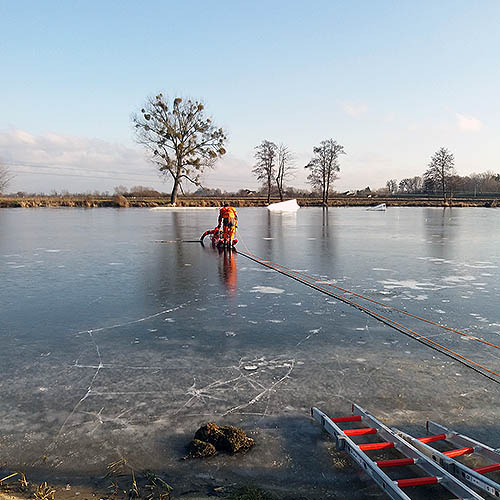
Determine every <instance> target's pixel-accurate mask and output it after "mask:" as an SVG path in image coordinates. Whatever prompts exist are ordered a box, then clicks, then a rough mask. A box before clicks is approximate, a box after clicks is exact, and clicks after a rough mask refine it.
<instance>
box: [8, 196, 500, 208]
mask: <svg viewBox="0 0 500 500" xmlns="http://www.w3.org/2000/svg"><path fill="white" fill-rule="evenodd" d="M278 201H279V200H278V199H272V200H271V202H272V203H275V202H278ZM224 202H228V203H230V204H232V205H233V206H235V207H264V206H266V205H267V200H266V198H263V197H248V198H232V197H227V198H201V197H188V196H185V197H180V198H179V199H178V200H177V203H176V206H177V207H220V206H221V204H222V203H224ZM297 202H298V204H299V205H300V206H302V207H320V206H322V201H321V199H319V198H297ZM379 203H385V204H386V205H387V206H388V207H391V206H397V207H401V206H403V207H404V206H406V207H492V208H495V207H500V197H498V196H481V197H469V198H465V197H463V198H462V197H461V198H453V199H448V200H446V201H443V199H442V198H437V197H423V196H422V197H415V196H412V197H395V196H391V197H382V196H377V197H363V196H338V197H335V196H334V197H332V198H331V199H330V200H329V201H328V206H330V207H359V206H361V207H369V206H375V205H378V204H379ZM169 206H171V204H170V199H169V198H168V197H164V198H162V197H154V198H153V197H124V196H110V197H102V196H36V197H17V196H5V197H0V208H39V207H40V208H41V207H53V208H58V207H76V208H98V207H121V208H128V207H144V208H153V207H169Z"/></svg>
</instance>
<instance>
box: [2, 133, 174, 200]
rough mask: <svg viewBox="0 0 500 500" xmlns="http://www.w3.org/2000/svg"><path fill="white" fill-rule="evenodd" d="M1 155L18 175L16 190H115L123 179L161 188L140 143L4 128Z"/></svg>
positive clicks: (163, 187) (13, 185)
mask: <svg viewBox="0 0 500 500" xmlns="http://www.w3.org/2000/svg"><path fill="white" fill-rule="evenodd" d="M0 158H1V160H2V161H3V162H4V163H6V164H7V166H8V168H9V170H10V172H11V173H12V174H13V175H14V180H13V181H12V183H11V186H10V188H11V190H23V191H36V192H40V191H45V192H48V191H50V190H52V189H56V190H61V189H68V190H70V191H88V190H96V189H97V190H101V191H104V190H113V187H114V186H117V185H119V184H124V185H128V186H132V185H139V184H140V185H147V186H153V185H154V186H156V187H157V188H159V187H162V189H165V186H164V185H163V183H162V181H161V180H160V179H159V178H158V176H157V174H155V171H154V169H153V167H152V166H151V164H150V163H149V162H148V161H147V159H146V156H145V154H144V152H143V151H141V149H140V148H132V147H129V146H126V145H123V144H119V143H111V142H107V141H103V140H101V139H93V138H88V137H77V136H71V135H67V134H58V133H53V132H51V133H47V134H43V135H38V136H37V135H33V134H30V133H29V132H26V131H24V130H18V129H7V130H0Z"/></svg>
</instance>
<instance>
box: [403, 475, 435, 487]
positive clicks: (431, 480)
mask: <svg viewBox="0 0 500 500" xmlns="http://www.w3.org/2000/svg"><path fill="white" fill-rule="evenodd" d="M438 482H439V481H438V478H437V477H436V476H427V477H415V478H412V479H399V480H398V481H396V483H397V485H398V486H399V487H400V488H406V487H408V486H423V485H424V484H437V483H438Z"/></svg>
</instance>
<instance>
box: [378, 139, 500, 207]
mask: <svg viewBox="0 0 500 500" xmlns="http://www.w3.org/2000/svg"><path fill="white" fill-rule="evenodd" d="M386 192H388V193H389V194H425V195H434V194H439V195H441V196H442V197H443V198H445V199H446V197H447V196H448V197H452V196H453V194H458V193H462V194H469V195H472V194H473V195H478V194H486V193H499V192H500V174H496V173H495V172H492V171H491V170H488V171H486V172H482V173H478V174H476V173H472V174H469V175H466V176H460V175H458V174H457V173H456V171H455V158H454V155H453V153H451V152H450V151H449V150H448V149H446V148H440V149H439V150H438V151H436V153H434V155H433V156H432V157H431V160H430V162H429V164H428V166H427V170H426V171H425V172H424V173H423V175H416V176H414V177H408V178H405V179H401V180H400V181H399V182H398V181H397V179H389V180H388V181H387V182H386Z"/></svg>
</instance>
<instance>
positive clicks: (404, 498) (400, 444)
mask: <svg viewBox="0 0 500 500" xmlns="http://www.w3.org/2000/svg"><path fill="white" fill-rule="evenodd" d="M352 410H353V415H357V416H361V417H362V418H363V419H366V420H367V421H368V423H369V424H370V426H371V427H373V428H376V429H377V431H378V433H379V434H380V437H381V438H382V439H385V440H387V441H390V442H393V443H394V448H395V449H397V450H398V451H399V452H400V453H401V454H403V455H404V456H406V457H408V458H412V459H414V464H415V465H417V466H418V467H420V468H421V469H423V470H424V471H425V472H426V473H428V474H430V475H431V476H435V477H436V478H438V480H437V481H436V482H439V484H441V485H442V486H443V487H444V488H446V489H447V490H449V491H450V492H451V493H453V494H454V495H457V497H460V498H464V499H467V500H469V499H470V500H484V499H483V497H481V496H479V495H478V494H477V493H475V492H474V491H473V490H471V489H470V488H469V487H468V486H466V485H465V484H463V483H461V482H460V481H458V480H457V479H456V478H455V477H454V476H453V475H452V474H450V473H449V472H447V471H446V470H444V469H443V468H442V467H440V466H439V465H438V464H436V463H434V462H433V461H432V460H430V459H429V458H427V456H426V455H425V454H423V453H422V452H420V451H419V450H417V449H416V448H414V447H413V446H411V445H410V444H409V443H408V442H406V441H405V440H404V439H402V438H400V437H399V436H397V435H396V434H395V433H394V432H393V431H391V429H389V427H387V426H385V425H384V424H382V423H381V422H380V421H378V420H377V419H376V418H375V417H373V416H372V415H370V414H369V413H368V412H366V411H365V410H363V409H362V408H361V407H360V406H358V405H353V408H352ZM311 415H312V417H313V418H314V419H315V420H317V421H318V422H319V423H320V424H321V426H322V427H323V428H324V429H325V431H326V432H328V433H329V434H330V435H332V436H333V437H334V438H335V444H336V448H337V449H338V450H345V451H346V452H347V453H349V455H351V456H352V458H353V459H354V460H355V461H356V462H357V463H358V464H359V465H360V466H361V467H362V468H363V469H364V470H365V472H367V473H368V474H369V476H370V477H371V478H372V479H373V480H374V481H375V482H376V483H377V484H378V485H379V486H380V487H381V488H382V489H383V490H384V491H385V492H386V493H387V494H388V495H389V496H390V498H392V499H394V500H410V497H409V496H408V495H407V494H406V493H405V492H404V491H403V490H402V489H401V488H400V487H399V486H398V482H397V481H395V480H393V479H391V478H390V477H389V476H388V475H387V474H385V472H383V471H382V469H381V467H379V466H378V465H377V463H376V462H375V461H373V460H371V459H370V457H369V456H368V455H367V454H366V453H365V452H364V451H363V450H362V449H361V447H360V445H357V444H356V443H355V442H354V441H353V440H352V439H351V438H350V437H348V436H347V435H346V434H345V433H344V431H343V430H342V429H341V428H340V427H339V426H337V425H336V424H335V423H334V422H333V421H332V419H331V418H330V417H328V415H326V414H325V413H323V412H322V411H321V410H319V409H318V408H311ZM361 446H362V445H361ZM400 482H401V481H400Z"/></svg>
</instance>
